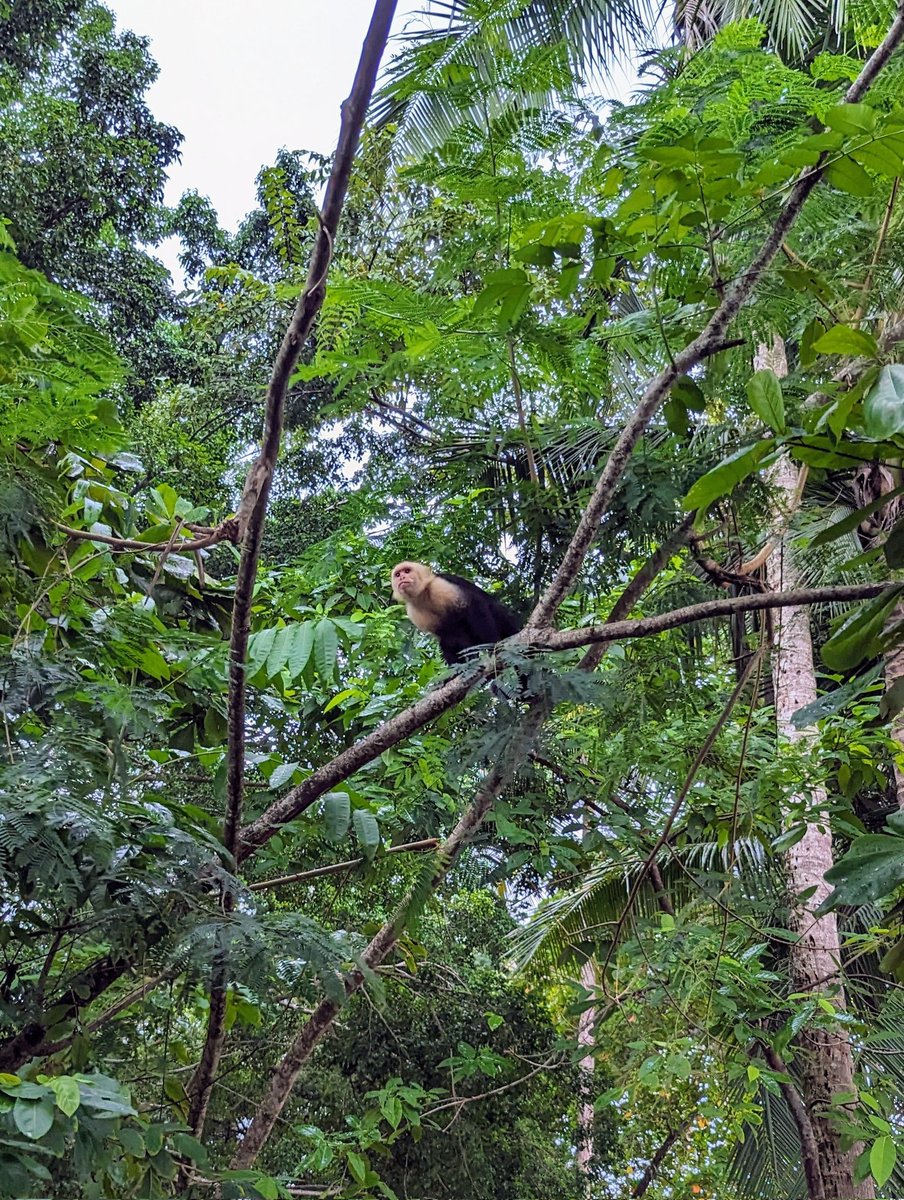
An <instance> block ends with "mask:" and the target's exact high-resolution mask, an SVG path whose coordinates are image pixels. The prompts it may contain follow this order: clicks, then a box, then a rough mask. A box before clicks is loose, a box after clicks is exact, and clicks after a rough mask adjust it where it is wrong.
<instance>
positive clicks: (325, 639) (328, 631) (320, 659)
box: [314, 617, 339, 680]
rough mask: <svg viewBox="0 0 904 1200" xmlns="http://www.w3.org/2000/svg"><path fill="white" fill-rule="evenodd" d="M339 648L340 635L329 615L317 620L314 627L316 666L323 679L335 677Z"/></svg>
mask: <svg viewBox="0 0 904 1200" xmlns="http://www.w3.org/2000/svg"><path fill="white" fill-rule="evenodd" d="M338 650H339V635H338V633H337V632H336V626H335V625H334V624H333V622H332V621H331V620H330V619H329V617H324V618H323V619H322V620H321V621H318V622H317V625H316V627H315V629H314V666H315V667H316V668H317V674H318V675H319V676H320V678H321V679H323V680H330V679H332V678H333V671H334V669H335V666H336V654H337V653H338Z"/></svg>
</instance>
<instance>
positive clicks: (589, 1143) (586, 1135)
mask: <svg viewBox="0 0 904 1200" xmlns="http://www.w3.org/2000/svg"><path fill="white" fill-rule="evenodd" d="M581 986H582V987H584V988H586V989H587V991H588V992H590V993H593V992H595V991H596V964H595V962H594V960H593V959H592V958H588V959H587V961H586V962H585V963H584V965H583V967H581ZM595 1034H596V1006H595V1005H594V1006H593V1007H591V1008H585V1009H584V1011H583V1012H582V1013H581V1015H580V1016H579V1017H578V1045H579V1046H580V1047H581V1049H582V1050H584V1051H585V1053H584V1054H583V1056H582V1057H581V1061H580V1064H579V1068H578V1069H579V1070H580V1079H581V1082H580V1088H581V1106H580V1111H579V1113H578V1133H579V1137H578V1153H577V1164H578V1169H579V1170H580V1171H581V1173H582V1174H583V1175H584V1176H587V1175H588V1174H589V1171H590V1160H591V1159H592V1158H593V1073H594V1070H595V1068H596V1059H595V1058H594V1055H593V1048H594V1044H595V1040H596V1039H595Z"/></svg>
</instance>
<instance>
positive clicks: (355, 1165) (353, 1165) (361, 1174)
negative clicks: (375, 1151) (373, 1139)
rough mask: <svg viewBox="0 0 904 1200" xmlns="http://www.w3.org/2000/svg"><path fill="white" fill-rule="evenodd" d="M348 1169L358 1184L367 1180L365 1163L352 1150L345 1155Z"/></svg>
mask: <svg viewBox="0 0 904 1200" xmlns="http://www.w3.org/2000/svg"><path fill="white" fill-rule="evenodd" d="M346 1157H347V1159H348V1169H349V1170H350V1171H351V1173H352V1175H354V1177H355V1179H356V1180H357V1181H358V1183H363V1182H364V1180H365V1179H366V1178H367V1163H366V1162H365V1161H364V1159H363V1158H362V1157H361V1155H360V1154H356V1153H355V1152H354V1150H349V1151H348V1154H347V1156H346Z"/></svg>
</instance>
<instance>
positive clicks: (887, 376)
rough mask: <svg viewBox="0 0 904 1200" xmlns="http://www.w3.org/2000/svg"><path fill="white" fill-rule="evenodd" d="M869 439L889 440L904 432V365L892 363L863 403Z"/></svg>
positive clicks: (864, 425)
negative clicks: (888, 438)
mask: <svg viewBox="0 0 904 1200" xmlns="http://www.w3.org/2000/svg"><path fill="white" fill-rule="evenodd" d="M863 428H864V431H865V433H866V436H867V437H871V438H887V437H893V436H894V435H895V434H896V433H901V432H902V431H904V364H902V363H890V364H889V365H888V366H885V367H883V368H882V370H881V371H880V372H879V378H878V379H877V380H876V385H875V387H874V388H873V389H872V391H871V392H870V393H869V395H868V396H867V397H866V400H865V401H864V402H863Z"/></svg>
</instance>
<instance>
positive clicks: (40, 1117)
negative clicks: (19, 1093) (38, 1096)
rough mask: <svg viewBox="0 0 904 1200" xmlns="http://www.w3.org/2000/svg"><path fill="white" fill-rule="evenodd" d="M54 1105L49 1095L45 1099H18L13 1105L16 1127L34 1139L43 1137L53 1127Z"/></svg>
mask: <svg viewBox="0 0 904 1200" xmlns="http://www.w3.org/2000/svg"><path fill="white" fill-rule="evenodd" d="M53 1107H54V1106H53V1104H52V1103H51V1101H50V1098H49V1097H45V1098H44V1099H43V1100H22V1099H19V1100H17V1101H16V1103H15V1104H14V1105H13V1121H15V1123H16V1128H17V1129H18V1130H19V1132H20V1133H21V1134H24V1136H25V1137H27V1138H31V1139H32V1140H33V1141H35V1140H37V1139H38V1138H42V1137H43V1136H44V1134H45V1133H48V1132H49V1131H50V1130H51V1129H52V1128H53Z"/></svg>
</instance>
